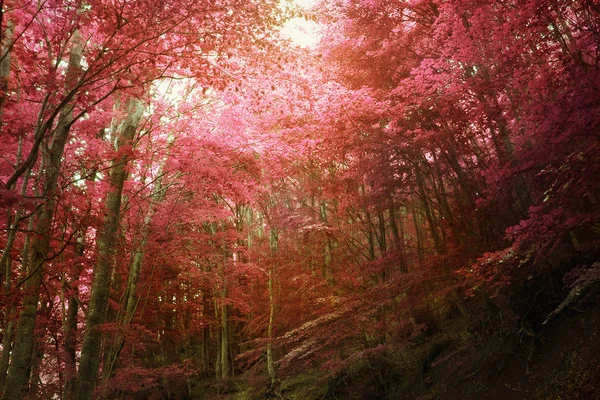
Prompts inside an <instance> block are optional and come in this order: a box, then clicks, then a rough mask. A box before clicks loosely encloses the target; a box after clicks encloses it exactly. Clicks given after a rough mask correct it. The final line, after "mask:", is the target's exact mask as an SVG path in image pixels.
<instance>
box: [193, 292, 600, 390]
mask: <svg viewBox="0 0 600 400" xmlns="http://www.w3.org/2000/svg"><path fill="white" fill-rule="evenodd" d="M599 300H600V295H596V299H595V301H588V303H587V306H586V307H585V308H584V309H583V310H579V311H578V310H575V309H572V310H571V311H568V312H567V311H565V312H564V313H563V314H561V315H559V316H558V317H557V318H556V319H555V320H553V321H551V322H550V323H549V324H548V325H546V326H544V329H543V330H542V331H541V332H540V333H539V334H538V335H535V336H532V335H531V334H527V333H524V332H522V333H521V334H516V335H515V334H512V335H506V334H499V333H496V332H493V331H491V332H490V331H488V332H486V333H485V334H480V335H479V336H477V334H473V332H472V329H465V324H464V322H461V321H460V319H459V318H457V319H453V320H449V321H448V325H446V326H443V327H440V328H441V329H440V330H439V331H438V333H436V334H433V335H430V336H428V337H426V338H425V339H424V340H423V343H422V345H421V348H420V349H419V346H416V347H415V349H414V352H413V354H414V355H415V357H416V358H417V359H420V360H427V361H425V362H423V361H421V365H422V367H423V368H422V369H421V370H420V371H419V372H417V373H415V371H416V370H413V373H408V374H407V369H402V368H398V364H399V363H398V360H390V359H389V358H388V359H387V360H385V361H384V360H383V359H379V360H378V359H374V360H370V361H369V362H367V363H366V364H363V365H362V366H355V367H353V369H351V370H349V371H347V372H346V373H345V374H344V376H343V377H341V378H340V377H338V378H336V379H333V380H332V379H327V378H324V377H323V376H320V377H319V374H315V375H302V376H297V377H294V378H290V379H288V380H286V381H284V382H282V383H281V387H280V390H279V391H278V392H277V393H276V394H274V395H272V396H265V394H264V392H261V391H257V390H252V389H249V388H248V381H247V379H245V378H244V377H243V376H242V377H239V378H238V379H236V380H235V382H230V384H229V385H227V386H228V389H227V388H225V387H221V388H220V389H219V390H218V393H215V392H214V390H208V391H207V390H206V388H207V386H206V384H200V385H198V386H197V389H198V392H197V393H198V397H196V396H192V398H194V399H207V400H209V399H210V400H213V399H215V400H216V399H219V400H259V399H285V400H334V399H335V400H480V399H485V400H600V301H599ZM530 333H531V332H530ZM396 355H397V356H399V354H396ZM390 356H391V357H393V353H391V354H390ZM399 357H400V356H399ZM403 357H404V356H403ZM390 361H393V362H390ZM365 365H368V368H367V367H365ZM205 383H206V382H205ZM221 383H223V382H221ZM202 386H203V388H201V387H202ZM212 387H213V388H214V387H215V386H214V381H213V386H212ZM210 392H212V393H210ZM200 393H202V394H201V395H200Z"/></svg>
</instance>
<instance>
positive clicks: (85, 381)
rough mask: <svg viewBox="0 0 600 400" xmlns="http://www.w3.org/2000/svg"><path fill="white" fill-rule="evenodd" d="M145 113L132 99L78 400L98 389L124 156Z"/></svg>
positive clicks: (102, 238)
mask: <svg viewBox="0 0 600 400" xmlns="http://www.w3.org/2000/svg"><path fill="white" fill-rule="evenodd" d="M142 111H143V106H142V104H141V102H140V101H139V100H136V99H131V100H130V101H129V104H128V117H127V119H126V120H125V121H124V122H123V124H121V126H120V127H119V136H118V141H117V156H116V158H115V159H114V160H113V163H112V166H111V173H110V189H109V192H108V194H107V196H106V200H105V203H104V215H105V217H104V226H103V227H102V230H101V231H100V232H99V233H98V237H97V239H96V246H97V251H98V262H97V265H96V268H95V270H94V277H93V282H92V291H91V295H90V305H89V307H88V316H87V321H86V330H85V334H84V336H83V345H82V348H81V359H80V362H79V373H78V375H77V383H76V387H75V399H76V400H88V399H91V398H92V393H93V391H94V388H95V386H96V379H97V377H98V368H99V365H100V359H101V354H100V353H101V345H102V332H101V331H100V326H101V325H102V324H103V323H104V321H105V318H106V312H107V308H108V299H109V296H110V283H111V275H112V271H113V265H114V262H115V254H116V241H117V232H118V227H119V219H120V211H121V196H122V192H123V186H124V183H125V177H126V175H127V168H126V166H127V162H128V159H129V154H128V153H127V152H124V151H123V149H124V148H125V146H127V145H131V143H132V141H133V138H134V136H135V132H136V129H137V126H138V124H139V121H140V119H141V116H142Z"/></svg>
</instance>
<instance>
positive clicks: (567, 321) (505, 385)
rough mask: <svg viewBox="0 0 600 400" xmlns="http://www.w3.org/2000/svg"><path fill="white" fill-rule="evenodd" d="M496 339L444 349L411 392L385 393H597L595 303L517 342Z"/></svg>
mask: <svg viewBox="0 0 600 400" xmlns="http://www.w3.org/2000/svg"><path fill="white" fill-rule="evenodd" d="M499 339H500V338H496V337H494V336H493V335H492V336H491V337H488V338H486V340H485V341H484V342H483V343H482V344H481V345H479V346H473V347H471V348H469V349H467V350H465V351H456V350H454V351H452V350H451V348H448V349H446V350H445V351H444V352H442V353H441V354H440V355H439V356H438V357H437V358H436V360H434V361H433V362H432V363H431V365H432V367H431V369H430V370H429V371H428V372H426V373H425V374H424V376H423V384H421V385H419V386H418V387H417V388H415V390H414V392H413V393H411V394H408V396H407V394H404V395H400V394H399V395H398V397H393V396H390V398H397V399H423V400H433V399H440V400H455V399H456V400H458V399H461V400H467V399H473V400H476V399H486V400H507V399H508V400H530V399H531V400H571V399H581V400H588V399H589V400H598V399H600V305H595V306H593V307H590V308H588V309H586V310H584V311H571V313H570V315H567V314H565V315H562V316H561V317H560V318H559V320H556V321H554V323H553V324H551V325H549V326H548V327H547V328H546V329H545V330H544V331H542V332H541V334H540V335H539V336H538V337H536V338H533V337H531V336H529V335H526V334H523V335H521V337H520V338H519V343H518V344H517V346H514V345H513V346H507V345H506V339H505V340H504V341H503V340H499ZM503 342H504V343H503ZM511 347H512V348H511Z"/></svg>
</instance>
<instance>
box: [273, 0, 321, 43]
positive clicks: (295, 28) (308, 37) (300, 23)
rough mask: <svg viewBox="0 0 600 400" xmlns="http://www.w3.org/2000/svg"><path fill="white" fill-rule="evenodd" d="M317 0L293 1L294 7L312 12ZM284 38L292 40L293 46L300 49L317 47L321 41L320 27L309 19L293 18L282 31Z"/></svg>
mask: <svg viewBox="0 0 600 400" xmlns="http://www.w3.org/2000/svg"><path fill="white" fill-rule="evenodd" d="M315 1H316V0H292V1H290V2H291V3H293V4H294V5H296V6H298V7H300V8H303V9H305V10H307V11H308V10H310V9H311V8H312V7H313V6H314V4H315ZM281 32H282V34H283V35H284V37H286V38H288V39H290V40H291V41H292V43H293V44H295V45H296V46H300V47H315V46H316V45H317V44H318V43H319V41H320V40H321V34H320V32H319V25H318V24H317V23H316V22H315V21H312V20H310V19H307V18H301V17H298V18H292V19H290V20H289V21H287V22H286V23H285V24H284V25H283V28H282V30H281Z"/></svg>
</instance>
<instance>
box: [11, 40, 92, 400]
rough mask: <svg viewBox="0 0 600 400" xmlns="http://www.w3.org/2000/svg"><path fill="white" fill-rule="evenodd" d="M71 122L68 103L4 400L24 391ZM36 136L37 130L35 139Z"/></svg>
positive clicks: (75, 53) (75, 51)
mask: <svg viewBox="0 0 600 400" xmlns="http://www.w3.org/2000/svg"><path fill="white" fill-rule="evenodd" d="M81 52H82V45H81V42H80V41H79V40H75V42H74V45H73V48H72V49H71V53H70V57H69V65H68V67H67V77H68V78H69V79H68V80H67V82H69V81H72V79H74V77H75V76H76V75H77V74H78V73H79V71H81ZM72 123H73V104H67V105H66V106H65V108H64V109H63V110H62V112H61V115H60V120H59V122H58V125H57V127H56V129H55V131H54V136H53V140H52V147H51V148H50V152H49V160H48V165H47V169H46V183H45V187H44V197H45V198H47V199H48V201H47V202H46V204H44V205H42V206H41V207H40V209H39V211H38V215H37V226H36V230H37V235H35V236H34V239H33V242H32V245H31V250H32V251H31V256H30V258H29V263H28V269H27V276H26V278H25V279H26V280H25V282H24V284H23V300H22V306H21V312H20V314H19V322H18V326H17V332H16V336H15V343H14V346H13V352H12V361H11V363H10V367H9V369H8V375H7V377H6V384H5V387H4V393H3V394H4V395H3V398H4V400H20V399H22V397H23V390H24V389H25V387H26V384H27V381H28V379H29V368H30V366H31V357H32V352H33V347H34V346H33V345H34V340H35V339H34V333H35V324H36V314H37V307H38V301H39V293H40V287H41V284H42V278H43V275H44V264H45V262H46V258H47V256H48V252H49V250H50V243H49V241H48V238H49V237H50V234H51V233H52V220H53V216H54V207H55V204H56V193H55V192H56V189H57V182H58V176H59V172H60V167H61V164H62V156H63V153H64V150H65V145H66V143H67V139H68V137H69V132H70V129H71V124H72ZM39 129H44V127H43V126H42V127H38V130H39ZM39 134H40V133H39V132H37V131H36V137H37V136H38V135H39Z"/></svg>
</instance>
